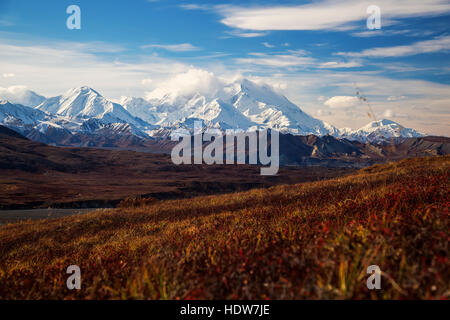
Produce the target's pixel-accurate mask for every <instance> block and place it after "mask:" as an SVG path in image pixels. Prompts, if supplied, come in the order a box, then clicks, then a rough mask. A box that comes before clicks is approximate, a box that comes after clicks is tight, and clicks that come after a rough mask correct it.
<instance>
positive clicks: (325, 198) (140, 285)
mask: <svg viewBox="0 0 450 320" xmlns="http://www.w3.org/2000/svg"><path fill="white" fill-rule="evenodd" d="M449 168H450V157H448V156H447V157H434V158H422V159H410V160H404V161H400V162H396V163H390V164H387V165H376V166H373V167H370V168H366V169H363V170H360V171H359V172H357V173H356V174H353V175H350V176H347V177H343V178H338V179H332V180H327V181H320V182H312V183H304V184H298V185H290V186H276V187H271V188H269V189H257V190H251V191H247V192H240V193H232V194H227V195H218V196H204V197H198V198H192V199H185V200H170V201H156V202H150V203H148V202H147V203H143V204H142V205H141V206H140V205H139V204H136V203H132V204H131V206H130V207H122V208H118V209H114V210H99V211H96V212H93V213H90V214H86V215H80V216H72V217H67V218H61V219H55V220H41V221H28V222H22V223H16V224H10V225H6V226H2V227H0V298H2V299H23V298H27V299H44V298H45V299H130V298H135V299H219V298H221V299H303V298H308V299H370V298H377V299H402V298H419V299H435V298H437V299H446V298H448V297H449V294H450V293H449V282H450V268H449V260H448V256H449V245H448V243H449V229H450V221H449V200H450V199H449ZM123 205H124V206H126V204H125V203H124V204H123ZM72 264H76V265H79V266H80V268H81V272H82V274H81V276H82V283H81V286H82V288H81V290H78V291H77V290H73V291H70V290H68V289H67V288H66V284H65V283H66V279H67V277H68V275H67V274H66V273H65V271H66V268H67V266H69V265H72ZM372 264H375V265H378V266H380V268H381V270H382V271H383V276H382V290H375V291H370V290H368V289H367V287H366V279H367V277H368V275H366V268H367V267H368V266H369V265H372Z"/></svg>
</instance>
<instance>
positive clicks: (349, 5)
mask: <svg viewBox="0 0 450 320" xmlns="http://www.w3.org/2000/svg"><path fill="white" fill-rule="evenodd" d="M72 4H76V5H78V6H79V7H80V9H81V29H80V30H69V29H68V28H67V27H66V20H67V18H68V16H69V15H68V14H67V13H66V8H67V7H68V6H69V5H72ZM369 5H377V6H378V7H379V8H380V10H381V11H380V12H381V29H380V30H369V29H368V28H367V25H366V19H367V17H368V16H369V14H367V12H366V8H367V7H368V6H369ZM449 18H450V3H449V2H448V1H443V0H422V1H415V0H409V1H402V0H400V1H386V0H380V1H369V2H365V1H356V0H343V1H276V2H275V1H246V2H243V1H169V0H160V1H155V0H154V1H148V0H133V1H118V0H117V1H106V0H90V1H89V0H82V1H75V0H71V1H63V0H54V1H45V0H44V1H30V0H28V1H27V0H14V1H8V0H6V1H5V0H0V47H1V48H0V87H1V89H0V90H8V88H10V87H11V86H27V87H28V88H30V89H32V90H34V91H36V92H38V93H41V94H44V95H56V94H60V93H62V92H64V91H66V90H67V89H68V88H70V87H74V86H79V85H84V84H87V85H89V86H92V87H94V88H96V89H97V90H99V91H100V92H101V93H103V94H104V95H105V96H106V97H107V98H111V99H118V98H120V96H122V95H133V96H143V97H144V96H146V95H149V94H151V93H152V92H154V91H155V90H157V89H158V90H160V91H161V90H162V89H167V90H169V89H168V88H171V87H173V86H174V85H176V86H183V84H180V83H179V81H177V79H180V75H183V74H186V73H187V74H188V75H189V76H190V77H193V78H195V77H202V79H203V80H201V81H198V79H192V83H199V86H201V88H196V87H195V86H192V85H191V86H189V90H191V89H192V90H198V91H201V90H202V89H204V88H205V87H206V88H208V89H209V88H210V85H209V84H206V85H205V83H204V82H205V81H215V80H211V79H212V78H214V79H216V78H217V79H218V80H217V81H221V82H227V81H232V80H233V79H238V78H239V77H247V78H250V79H252V80H254V81H259V82H265V83H268V84H270V85H272V86H273V87H274V88H275V89H276V90H278V91H280V92H281V93H283V94H285V95H286V96H287V97H288V98H289V99H290V100H292V101H293V102H295V103H296V104H298V105H299V106H300V107H301V108H302V109H303V110H305V111H306V112H308V113H310V114H311V115H313V116H315V117H318V118H321V119H323V120H325V121H328V122H330V123H332V124H334V125H336V126H339V127H343V126H348V127H353V128H356V127H359V126H362V125H364V124H365V123H367V122H368V121H370V119H369V118H368V117H367V114H366V110H365V109H364V107H363V106H361V105H359V104H358V103H357V101H356V100H355V84H356V85H357V86H359V87H361V88H362V90H363V92H364V93H365V94H366V95H367V97H368V98H369V101H370V102H371V104H372V105H373V108H374V110H375V113H376V114H377V117H379V118H382V117H386V118H390V119H393V120H395V121H398V122H400V123H402V124H403V125H405V126H411V127H414V128H417V129H419V130H422V131H425V132H427V133H434V134H445V135H450V128H449V123H450V116H449V110H450V55H449V50H450V27H449V26H450V24H449V21H450V19H449ZM205 74H206V75H207V76H206V77H205ZM181 79H186V77H184V78H183V77H182V78H181ZM188 79H191V78H188ZM208 79H209V80H208ZM217 81H216V82H217ZM161 88H162V89H161Z"/></svg>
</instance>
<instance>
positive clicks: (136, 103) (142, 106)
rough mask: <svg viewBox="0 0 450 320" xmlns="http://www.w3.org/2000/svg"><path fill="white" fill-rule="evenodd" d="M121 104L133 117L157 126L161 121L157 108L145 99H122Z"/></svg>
mask: <svg viewBox="0 0 450 320" xmlns="http://www.w3.org/2000/svg"><path fill="white" fill-rule="evenodd" d="M119 103H120V104H121V105H122V106H123V107H124V108H125V109H126V110H127V111H128V112H129V113H130V114H132V115H133V116H135V117H139V118H141V119H142V120H144V121H146V122H148V123H150V124H156V123H158V122H159V121H160V120H161V119H160V117H159V115H158V113H157V110H156V107H155V106H153V105H152V104H151V103H150V102H148V101H147V100H145V99H143V98H129V97H125V96H123V97H121V99H120V101H119Z"/></svg>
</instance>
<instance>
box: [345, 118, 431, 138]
mask: <svg viewBox="0 0 450 320" xmlns="http://www.w3.org/2000/svg"><path fill="white" fill-rule="evenodd" d="M423 136H424V134H422V133H420V132H417V131H416V130H414V129H410V128H405V127H403V126H402V125H400V124H398V123H397V122H394V121H392V120H388V119H383V120H378V121H372V122H371V123H369V124H367V125H366V126H364V127H362V128H360V129H358V130H353V131H352V130H349V129H348V128H345V129H343V130H342V137H343V138H346V139H349V140H357V141H361V142H376V143H382V142H388V141H390V140H392V139H397V138H418V137H423Z"/></svg>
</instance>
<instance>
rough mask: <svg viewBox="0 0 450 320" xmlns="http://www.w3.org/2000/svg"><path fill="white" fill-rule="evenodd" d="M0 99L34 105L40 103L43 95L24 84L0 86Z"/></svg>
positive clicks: (28, 105) (29, 105)
mask: <svg viewBox="0 0 450 320" xmlns="http://www.w3.org/2000/svg"><path fill="white" fill-rule="evenodd" d="M0 100H8V101H9V102H11V103H13V104H21V105H24V106H27V107H33V108H34V107H36V106H37V105H39V104H41V103H42V102H43V101H44V100H45V97H44V96H41V95H39V94H37V93H36V92H34V91H31V90H28V89H27V88H26V87H24V86H12V87H9V88H1V87H0Z"/></svg>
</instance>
